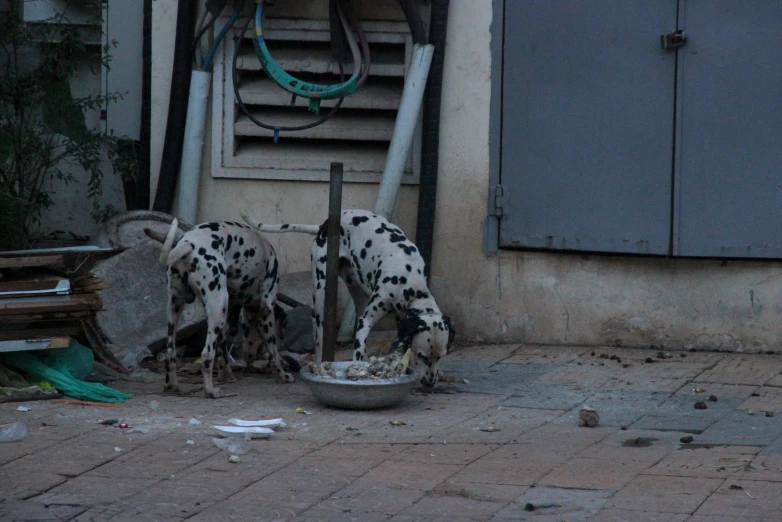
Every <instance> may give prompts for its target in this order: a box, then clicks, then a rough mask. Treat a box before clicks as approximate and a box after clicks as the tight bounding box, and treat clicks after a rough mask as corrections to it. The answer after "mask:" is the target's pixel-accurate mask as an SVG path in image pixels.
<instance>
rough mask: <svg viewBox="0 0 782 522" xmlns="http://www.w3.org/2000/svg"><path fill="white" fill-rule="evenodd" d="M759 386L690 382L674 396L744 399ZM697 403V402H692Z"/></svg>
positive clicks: (702, 398)
mask: <svg viewBox="0 0 782 522" xmlns="http://www.w3.org/2000/svg"><path fill="white" fill-rule="evenodd" d="M697 389H701V390H703V391H701V392H700V393H698V392H696V390H697ZM759 389H760V386H751V385H744V384H723V383H719V382H692V383H689V384H687V385H686V386H682V387H681V388H680V389H679V390H677V391H676V395H684V396H689V397H691V398H693V399H695V398H696V397H700V399H698V400H706V399H704V397H705V398H708V397H709V395H716V396H717V398H719V399H720V400H724V399H728V398H731V397H735V398H739V399H746V398H747V397H749V396H750V395H752V394H753V393H755V392H757V391H758V390H759ZM694 402H697V401H694Z"/></svg>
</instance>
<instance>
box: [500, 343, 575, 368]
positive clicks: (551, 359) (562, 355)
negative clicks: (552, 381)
mask: <svg viewBox="0 0 782 522" xmlns="http://www.w3.org/2000/svg"><path fill="white" fill-rule="evenodd" d="M588 351H589V348H586V347H583V346H582V347H579V346H537V345H531V346H522V347H521V348H519V349H517V350H516V351H515V352H514V354H513V355H512V356H510V357H508V358H507V359H503V360H502V361H501V362H502V364H519V363H521V364H524V363H548V364H568V363H572V362H575V361H577V360H578V359H579V357H581V356H582V355H584V354H585V353H587V352H588Z"/></svg>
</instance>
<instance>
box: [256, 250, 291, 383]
mask: <svg viewBox="0 0 782 522" xmlns="http://www.w3.org/2000/svg"><path fill="white" fill-rule="evenodd" d="M270 263H271V264H272V265H273V268H272V270H271V271H270V272H269V273H268V276H267V279H265V280H264V281H263V283H262V284H261V316H260V317H259V320H260V322H261V329H262V331H263V341H264V343H265V344H266V349H267V350H268V352H269V355H270V362H271V363H272V364H274V369H275V370H277V375H278V377H279V378H280V381H282V382H293V381H294V380H295V379H294V378H293V375H292V374H290V373H288V372H286V371H285V370H284V369H283V367H282V361H281V360H280V352H279V351H278V349H277V314H276V309H277V288H278V284H279V275H278V270H277V267H278V265H277V258H276V257H272V259H270Z"/></svg>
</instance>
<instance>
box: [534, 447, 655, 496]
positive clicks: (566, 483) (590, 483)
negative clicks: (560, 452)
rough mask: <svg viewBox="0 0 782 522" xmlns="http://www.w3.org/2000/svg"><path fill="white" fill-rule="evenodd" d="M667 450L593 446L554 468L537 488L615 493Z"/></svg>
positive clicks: (541, 480) (539, 482)
mask: <svg viewBox="0 0 782 522" xmlns="http://www.w3.org/2000/svg"><path fill="white" fill-rule="evenodd" d="M666 454H668V450H667V449H665V448H656V447H655V446H654V445H652V446H649V447H647V448H644V447H615V446H602V445H599V444H598V445H595V446H590V447H589V448H587V449H585V450H584V451H582V452H581V453H579V454H578V455H576V456H575V457H573V458H571V459H568V460H567V461H565V462H564V463H562V464H561V465H559V466H557V467H556V468H554V469H553V470H552V471H551V472H550V473H548V474H547V475H546V476H544V477H543V478H541V479H540V481H538V485H539V486H550V487H558V488H571V489H600V490H609V489H610V490H618V489H621V488H622V487H623V486H624V485H625V484H627V483H628V482H630V481H631V480H632V479H633V478H635V476H636V475H638V474H639V473H642V472H643V471H645V470H647V469H649V468H650V467H651V466H653V465H654V464H656V463H657V462H659V461H660V460H661V459H662V458H664V457H665V455H666Z"/></svg>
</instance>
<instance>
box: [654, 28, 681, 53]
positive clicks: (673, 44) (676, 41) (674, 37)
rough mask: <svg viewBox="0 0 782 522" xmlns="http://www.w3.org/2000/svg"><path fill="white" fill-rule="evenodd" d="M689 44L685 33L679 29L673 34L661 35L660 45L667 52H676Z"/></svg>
mask: <svg viewBox="0 0 782 522" xmlns="http://www.w3.org/2000/svg"><path fill="white" fill-rule="evenodd" d="M686 43H687V37H686V36H685V35H684V31H682V30H681V29H677V30H675V31H674V32H672V33H668V34H663V35H660V45H661V46H662V48H663V49H664V50H666V51H669V52H670V51H675V50H676V49H678V48H679V47H682V46H683V45H684V44H686Z"/></svg>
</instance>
